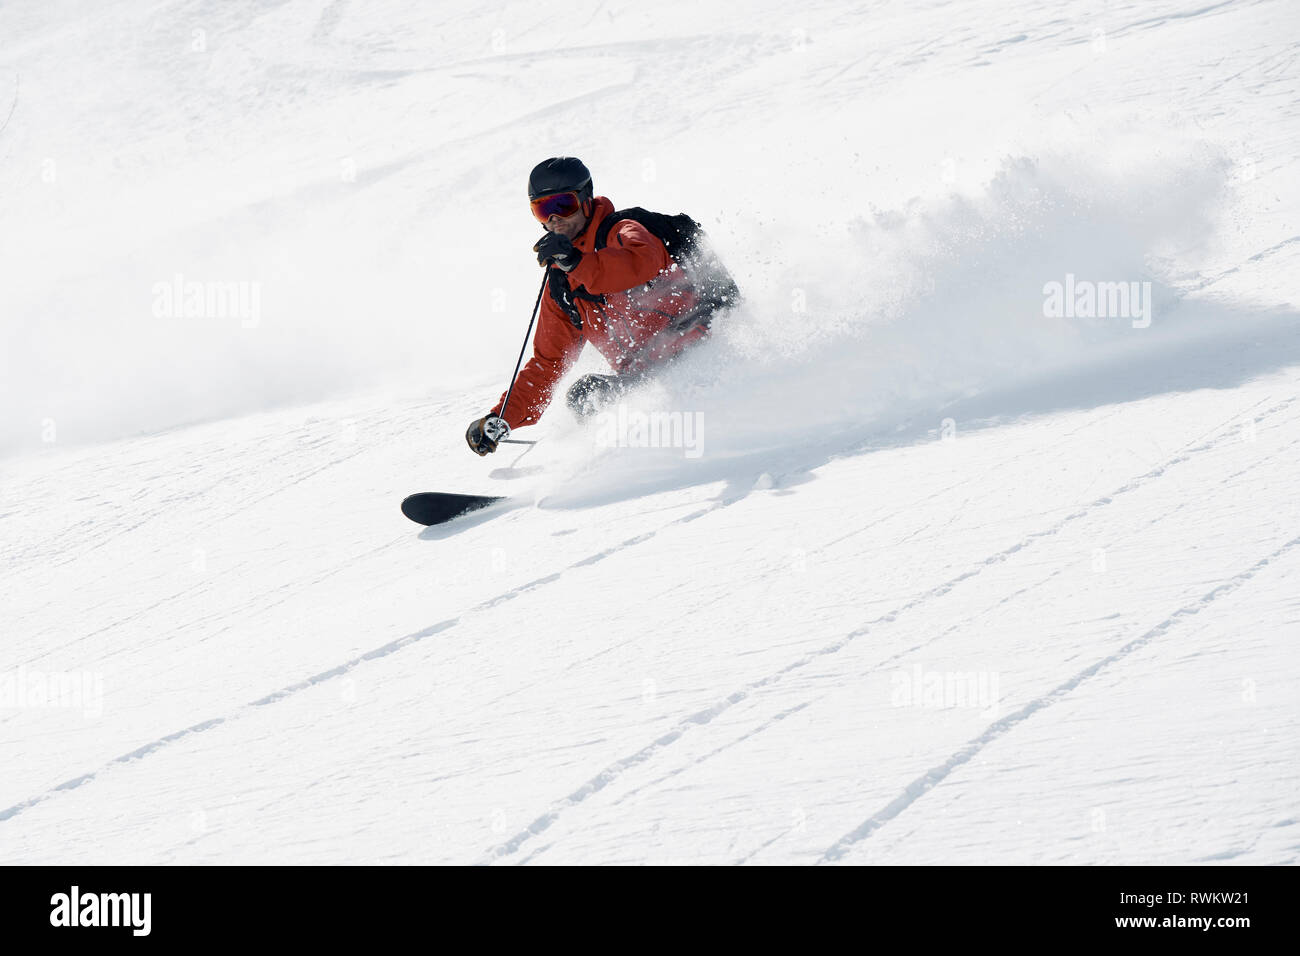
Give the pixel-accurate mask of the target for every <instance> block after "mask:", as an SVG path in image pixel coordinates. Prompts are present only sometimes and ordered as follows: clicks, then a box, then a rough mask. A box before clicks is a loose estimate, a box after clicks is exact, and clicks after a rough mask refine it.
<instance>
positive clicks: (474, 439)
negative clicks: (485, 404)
mask: <svg viewBox="0 0 1300 956" xmlns="http://www.w3.org/2000/svg"><path fill="white" fill-rule="evenodd" d="M509 434H510V426H509V425H507V424H506V420H505V419H504V418H501V417H499V416H497V415H485V416H484V417H483V418H478V419H475V420H474V421H472V422H470V423H469V431H467V432H465V441H467V442H468V443H469V450H470V451H472V452H473V453H474V454H476V455H479V456H480V457H481V456H483V455H486V454H488V453H490V452H494V451H496V450H497V443H498V442H500V441H501V439H503V438H505V437H506V436H507V435H509Z"/></svg>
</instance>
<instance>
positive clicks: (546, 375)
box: [490, 291, 583, 429]
mask: <svg viewBox="0 0 1300 956" xmlns="http://www.w3.org/2000/svg"><path fill="white" fill-rule="evenodd" d="M582 343H583V338H582V333H581V332H579V331H578V330H577V329H575V328H574V327H573V323H572V322H570V321H569V317H568V316H567V315H565V314H564V313H563V312H562V311H561V310H560V307H559V306H558V305H557V304H556V302H555V300H554V299H552V298H551V294H550V292H549V291H548V292H546V293H544V294H543V296H542V314H541V318H539V319H538V322H537V335H536V336H534V337H533V357H532V358H530V359H529V360H528V362H527V363H526V364H525V365H524V367H523V368H522V369H520V370H519V378H517V379H516V380H515V387H514V391H512V392H511V393H510V407H509V408H507V409H506V414H505V415H504V416H503V417H504V418H505V420H506V424H507V425H509V426H510V427H511V428H512V429H515V428H523V427H524V426H525V425H532V424H534V423H536V422H537V421H538V419H540V418H541V417H542V412H544V411H545V410H546V406H547V405H549V404H550V402H551V391H552V390H553V389H554V388H555V383H556V382H558V381H559V380H560V379H561V378H563V377H564V373H565V372H567V371H568V370H569V368H570V366H572V365H573V363H574V362H575V361H576V360H577V358H578V353H579V352H581V351H582ZM505 399H506V395H505V392H502V393H501V398H499V399H498V400H497V403H496V405H495V406H493V408H492V411H491V413H490V414H493V415H500V414H501V403H502V402H504V401H505Z"/></svg>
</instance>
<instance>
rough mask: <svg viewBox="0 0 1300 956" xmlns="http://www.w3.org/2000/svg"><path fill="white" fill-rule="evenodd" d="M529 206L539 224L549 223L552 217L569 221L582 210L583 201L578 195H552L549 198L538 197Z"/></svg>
mask: <svg viewBox="0 0 1300 956" xmlns="http://www.w3.org/2000/svg"><path fill="white" fill-rule="evenodd" d="M528 205H529V207H530V208H531V209H532V210H533V215H534V216H535V217H536V218H537V221H538V222H540V223H547V222H549V221H550V219H551V217H552V216H559V217H560V218H561V219H568V218H569V217H570V216H572V215H573V214H574V213H575V212H577V211H578V210H580V209H581V208H582V200H581V199H579V198H578V194H577V193H552V194H551V195H549V196H538V197H537V198H536V199H534V200H533V201H532V202H530V203H529V204H528Z"/></svg>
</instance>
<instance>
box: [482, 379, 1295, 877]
mask: <svg viewBox="0 0 1300 956" xmlns="http://www.w3.org/2000/svg"><path fill="white" fill-rule="evenodd" d="M1263 401H1266V399H1265V400H1262V401H1261V402H1258V403H1256V404H1255V405H1254V406H1252V408H1251V409H1247V410H1246V411H1244V412H1242V413H1240V414H1239V415H1234V416H1233V417H1232V418H1230V419H1228V420H1227V421H1226V422H1223V423H1220V424H1219V425H1217V426H1215V428H1213V429H1211V430H1210V432H1208V433H1207V434H1219V435H1220V437H1219V438H1217V439H1210V440H1208V441H1207V440H1204V438H1201V439H1196V440H1194V441H1193V442H1191V443H1189V444H1188V445H1186V446H1184V448H1183V449H1182V450H1180V451H1179V452H1177V453H1176V454H1174V455H1173V456H1172V457H1170V458H1169V459H1167V460H1166V461H1165V462H1163V463H1162V464H1160V465H1159V466H1157V467H1156V468H1153V469H1151V470H1150V471H1148V472H1146V473H1144V474H1142V475H1139V476H1138V477H1136V478H1133V479H1130V480H1129V481H1127V482H1125V483H1124V484H1123V485H1120V486H1119V487H1118V488H1116V489H1115V490H1114V491H1112V492H1110V493H1109V494H1107V495H1103V496H1102V497H1099V498H1097V499H1095V500H1094V501H1092V502H1090V503H1088V504H1087V505H1085V506H1084V507H1083V508H1080V509H1079V510H1077V511H1074V512H1072V513H1070V514H1068V515H1066V516H1065V517H1064V518H1061V519H1060V520H1058V521H1057V522H1055V523H1053V524H1052V525H1051V526H1049V527H1048V528H1046V529H1044V530H1042V531H1038V532H1035V533H1033V534H1030V535H1027V536H1025V537H1024V538H1022V539H1021V540H1019V541H1017V542H1016V543H1015V544H1012V545H1011V546H1009V547H1007V548H1004V549H1002V550H1000V551H998V552H996V553H995V554H992V555H990V556H989V557H987V558H985V559H984V560H983V561H981V562H979V563H978V564H977V566H976V567H974V568H972V569H971V570H969V571H966V572H964V573H962V574H959V575H957V576H955V577H953V578H950V579H948V580H947V581H944V582H943V583H942V584H939V585H937V586H936V587H933V588H931V589H930V590H928V591H926V592H924V593H923V594H922V595H920V596H919V597H917V598H913V599H912V600H911V601H908V602H907V603H906V604H903V605H901V606H900V607H898V608H896V609H895V610H893V611H890V612H889V613H888V614H885V615H882V616H881V617H878V618H876V619H874V620H872V621H870V622H868V623H866V624H864V625H862V626H861V627H860V628H857V629H856V630H853V631H851V632H849V633H848V634H846V635H844V636H843V637H841V638H839V639H838V640H836V641H833V642H832V643H830V644H827V645H825V646H824V647H822V648H820V649H819V650H817V651H814V652H813V653H811V654H808V655H806V656H804V657H802V658H800V659H799V660H797V661H795V662H793V663H791V664H788V665H787V666H785V667H783V668H781V669H780V670H778V671H776V672H774V673H772V674H769V675H767V676H765V677H762V678H760V679H758V680H755V681H751V682H749V683H747V684H746V685H744V686H743V687H741V688H740V689H739V690H736V691H734V692H733V693H731V694H729V695H727V696H726V697H724V698H722V699H721V700H719V701H718V702H716V703H715V704H713V706H711V707H708V708H706V709H704V710H701V711H697V712H695V713H693V714H690V715H688V716H687V717H685V718H683V719H682V720H681V721H679V722H678V724H677V726H676V727H674V728H673V729H672V730H671V731H669V732H668V733H666V734H662V735H661V736H659V737H657V738H656V739H655V740H653V741H652V742H650V743H649V744H647V745H646V746H644V747H642V748H641V749H640V750H638V751H636V752H635V753H632V754H630V755H628V756H626V757H624V758H622V759H620V760H618V761H615V762H614V763H612V764H610V765H609V766H607V767H606V768H605V769H604V770H602V771H601V772H600V773H599V774H597V775H596V776H595V777H592V778H591V779H590V780H588V781H587V782H586V783H585V784H583V785H582V786H581V787H579V788H578V789H577V790H575V791H573V792H572V793H570V794H569V795H568V796H567V797H565V798H563V799H561V800H559V801H558V802H556V803H555V804H553V805H552V806H551V807H550V808H549V809H548V810H546V811H545V812H544V813H542V814H541V815H540V816H538V817H537V818H536V819H534V820H533V822H532V823H530V824H529V825H528V826H527V827H525V828H524V829H523V830H521V831H519V832H518V833H516V834H515V835H514V836H513V837H511V838H510V839H508V840H506V841H505V842H503V843H501V844H500V845H498V846H496V847H494V848H493V849H492V850H490V851H489V852H488V854H487V856H486V857H485V858H484V859H483V860H481V861H480V862H481V863H492V862H495V861H497V860H501V859H503V858H504V857H508V856H511V855H513V854H515V853H517V852H518V851H519V849H520V848H521V847H522V846H523V845H524V844H525V843H527V842H528V841H529V840H531V839H532V838H533V837H535V836H537V835H538V834H540V833H543V832H545V831H546V830H547V829H549V828H550V827H551V826H552V825H553V824H554V823H555V822H556V820H558V819H559V817H560V816H561V814H563V813H564V812H566V811H567V810H569V809H570V808H572V807H576V806H578V805H579V804H581V803H582V802H583V801H585V800H586V799H587V798H588V797H590V796H592V795H593V794H595V793H598V792H599V791H601V790H603V789H605V788H606V787H607V786H609V785H610V784H611V783H613V782H614V781H615V780H617V779H618V778H619V777H620V776H621V775H622V774H624V773H625V772H626V771H627V770H629V769H631V768H633V767H636V766H639V765H640V764H643V763H645V762H646V761H647V760H649V759H651V758H652V757H655V756H657V755H658V754H659V753H660V752H661V751H663V750H664V749H665V748H667V747H669V746H670V745H671V744H673V743H674V742H676V741H677V740H679V739H680V738H681V737H682V736H683V735H685V734H686V733H687V732H689V731H690V730H691V729H692V728H694V727H698V726H702V725H704V724H708V723H710V722H711V721H713V720H714V719H715V718H717V717H718V716H720V715H721V714H723V713H725V712H726V711H728V710H730V709H731V708H732V707H733V706H735V705H736V704H738V703H740V702H741V701H743V700H746V699H748V698H749V696H750V695H751V694H753V693H754V692H756V691H759V690H761V689H762V688H764V687H767V686H769V685H771V684H774V683H776V682H778V681H780V680H782V679H783V678H784V677H785V676H787V675H788V674H790V673H792V672H794V671H797V670H800V669H801V668H804V667H806V666H807V665H809V664H811V663H813V662H814V661H817V660H819V659H821V658H823V657H828V656H830V655H833V654H835V653H837V652H839V651H840V650H842V649H843V648H845V647H846V646H848V645H849V643H850V642H852V641H853V640H854V639H856V638H858V637H861V636H863V635H865V634H867V633H870V631H871V630H872V629H874V628H876V627H879V626H880V625H882V624H889V623H892V622H894V621H895V620H897V619H898V618H899V617H900V616H901V615H903V614H905V613H907V612H908V611H910V610H912V609H914V608H917V607H921V606H924V605H925V604H927V603H929V602H930V601H933V600H934V599H935V598H938V597H941V596H943V595H944V594H947V593H948V592H949V591H951V590H952V589H953V588H955V587H957V586H958V585H959V584H961V583H963V582H965V581H968V580H970V579H971V578H974V577H976V576H978V575H979V574H980V573H982V572H983V571H984V570H985V569H987V568H988V567H991V566H993V565H996V564H1000V563H1002V562H1004V561H1006V560H1007V559H1008V558H1010V557H1011V556H1012V555H1014V554H1016V553H1018V552H1020V551H1022V550H1024V549H1026V548H1028V547H1031V546H1032V545H1033V544H1034V543H1035V542H1036V541H1037V540H1039V539H1042V538H1046V537H1051V536H1053V535H1055V534H1057V533H1059V532H1060V531H1061V529H1063V528H1065V527H1066V526H1068V525H1069V524H1071V523H1073V522H1075V521H1078V520H1080V519H1082V518H1085V517H1087V516H1089V515H1090V514H1091V513H1093V512H1094V511H1095V510H1097V509H1099V508H1103V507H1105V506H1106V505H1108V504H1111V503H1112V502H1113V501H1114V500H1115V499H1116V498H1118V497H1120V496H1121V495H1125V494H1128V493H1130V492H1132V491H1135V490H1137V489H1138V488H1141V487H1143V486H1144V485H1145V484H1147V483H1148V482H1150V481H1153V480H1155V479H1158V478H1160V477H1161V476H1162V475H1164V474H1165V473H1166V471H1168V470H1169V469H1170V468H1173V467H1176V466H1177V465H1180V464H1183V463H1185V462H1187V461H1190V460H1191V459H1192V458H1193V457H1194V456H1195V455H1196V454H1197V453H1199V452H1203V451H1206V450H1209V449H1211V448H1214V447H1215V446H1216V445H1218V444H1220V443H1221V442H1224V441H1230V440H1232V436H1230V435H1228V434H1223V432H1224V429H1225V428H1226V427H1227V426H1228V425H1229V424H1230V423H1231V422H1233V421H1235V420H1237V419H1238V418H1239V417H1240V415H1244V414H1248V413H1249V412H1250V411H1251V410H1253V408H1255V407H1258V405H1259V404H1262V403H1263ZM1295 401H1296V399H1295V398H1288V399H1285V400H1283V401H1281V402H1279V403H1277V404H1275V405H1273V406H1272V407H1270V408H1268V409H1267V410H1265V411H1264V412H1263V413H1262V414H1260V415H1259V416H1258V417H1257V418H1256V421H1261V420H1264V419H1266V418H1268V417H1269V416H1271V415H1273V414H1275V413H1277V412H1280V411H1282V410H1283V409H1285V408H1287V407H1289V406H1290V405H1292V404H1293V403H1294V402H1295ZM1288 447H1289V446H1288ZM840 540H842V539H840ZM1294 543H1295V542H1294V541H1293V542H1291V543H1288V544H1287V545H1285V546H1284V547H1283V548H1282V549H1281V550H1279V551H1278V552H1276V553H1274V554H1273V555H1271V556H1270V557H1268V558H1264V559H1261V561H1260V562H1259V563H1258V564H1257V565H1256V566H1255V567H1253V568H1252V569H1251V570H1250V571H1248V572H1243V574H1244V576H1242V575H1239V576H1237V577H1235V578H1233V579H1232V581H1233V582H1236V583H1234V584H1232V586H1231V587H1229V588H1228V589H1229V590H1233V589H1235V587H1236V586H1237V585H1238V584H1239V583H1240V582H1241V581H1244V580H1247V579H1249V578H1250V577H1253V576H1254V573H1255V571H1256V570H1258V568H1259V567H1262V566H1264V565H1266V564H1267V563H1269V561H1270V560H1272V559H1275V558H1276V557H1277V556H1279V555H1280V554H1281V553H1283V552H1284V551H1286V550H1289V548H1290V547H1291V546H1292V544H1294ZM1238 578H1240V580H1238ZM1224 587H1228V585H1222V586H1220V588H1216V589H1215V590H1214V591H1211V592H1210V594H1209V595H1207V597H1206V598H1203V599H1202V603H1208V601H1212V600H1214V598H1216V597H1218V596H1219V595H1220V594H1221V593H1225V592H1224V591H1223V590H1222V589H1223V588H1224ZM1017 593H1019V592H1017ZM1007 600H1010V598H1008V599H1007ZM1198 609H1199V608H1198ZM1183 613H1184V611H1183V610H1180V611H1178V612H1175V614H1174V615H1172V616H1171V617H1169V618H1168V619H1166V622H1165V624H1164V626H1158V627H1157V628H1153V629H1152V631H1150V632H1148V633H1147V634H1146V635H1143V637H1142V638H1138V639H1137V640H1135V641H1134V642H1132V643H1131V644H1130V645H1126V648H1125V649H1124V650H1123V651H1122V653H1120V654H1119V655H1118V656H1115V657H1114V659H1118V657H1119V656H1123V654H1127V653H1129V652H1131V651H1132V650H1134V649H1136V648H1137V647H1139V646H1141V645H1142V644H1145V643H1147V642H1148V641H1149V640H1151V639H1152V638H1154V637H1156V636H1158V635H1159V634H1161V633H1164V631H1165V630H1168V628H1169V627H1170V626H1172V624H1173V623H1174V622H1175V621H1176V620H1177V619H1178V618H1179V617H1180V616H1181V615H1182V614H1183ZM1193 613H1194V612H1193ZM936 639H937V638H936ZM919 646H923V645H918V647H919ZM916 649H917V648H909V649H908V650H907V651H904V652H900V653H899V654H895V655H893V656H892V657H891V658H887V659H886V661H885V662H884V663H887V662H888V661H889V660H891V659H894V658H897V657H900V656H902V655H903V654H907V653H911V652H912V651H913V650H916ZM1110 661H1111V658H1109V657H1108V658H1106V659H1104V660H1103V661H1101V662H1098V663H1097V664H1095V665H1093V666H1092V667H1090V668H1088V669H1086V670H1085V671H1083V672H1081V674H1079V675H1076V677H1075V678H1074V679H1072V680H1071V681H1068V682H1066V684H1063V685H1061V687H1060V688H1058V689H1057V690H1054V691H1052V692H1051V694H1049V695H1048V698H1053V699H1054V698H1055V697H1056V696H1059V695H1060V694H1063V693H1066V692H1068V691H1069V690H1070V689H1072V688H1073V687H1075V686H1077V685H1078V684H1079V683H1081V682H1082V681H1083V680H1084V679H1086V678H1087V677H1089V676H1091V674H1093V673H1095V672H1096V670H1098V669H1100V667H1101V666H1102V665H1103V664H1105V663H1109V662H1110ZM1045 700H1047V698H1043V699H1042V700H1041V701H1040V702H1039V703H1038V704H1037V705H1029V706H1027V707H1026V708H1025V709H1024V710H1023V711H1022V712H1017V714H1018V716H1017V715H1012V716H1016V719H1015V720H1010V718H1004V719H1003V720H1000V721H998V722H997V723H996V724H994V725H993V728H991V729H990V732H992V731H994V730H996V732H993V733H992V736H988V735H987V734H986V736H987V740H985V737H981V738H979V740H980V741H983V742H985V743H986V742H987V741H988V740H992V739H994V738H995V737H997V736H1001V734H1002V733H1005V732H1006V730H1007V729H1009V728H1010V727H1012V726H1014V725H1015V724H1017V723H1019V722H1020V720H1022V719H1024V718H1025V717H1027V716H1029V715H1030V714H1032V713H1033V712H1034V711H1036V710H1038V709H1039V707H1041V706H1043V705H1044V704H1043V703H1042V701H1045ZM811 703H812V701H808V702H806V703H804V704H801V705H799V706H798V707H795V708H787V709H785V710H783V711H782V712H781V713H780V714H779V715H777V716H776V717H773V718H770V719H769V720H767V721H765V722H764V723H763V724H762V725H761V726H760V727H758V728H756V729H755V730H753V731H750V732H748V733H746V734H743V735H741V736H740V737H739V738H737V739H736V740H734V741H732V744H734V743H738V742H740V741H742V740H745V739H748V738H749V737H752V736H753V735H754V734H756V733H759V732H761V731H762V730H763V729H766V728H767V727H770V726H772V725H774V724H776V723H777V722H779V721H780V720H781V719H784V717H786V716H788V715H789V714H791V713H794V712H796V711H798V710H800V709H802V708H803V707H805V706H807V705H808V704H811ZM983 745H984V744H983V743H980V744H979V746H977V747H975V748H974V749H973V750H970V751H969V753H967V751H963V752H962V753H963V754H965V756H964V757H962V758H961V759H960V760H956V761H955V762H951V766H949V764H945V765H944V767H945V768H946V769H944V770H943V775H945V776H946V774H947V773H948V772H950V771H951V769H952V767H955V766H957V764H958V763H962V762H965V760H968V759H970V757H971V756H973V755H974V753H976V752H978V750H979V749H980V747H982V746H983ZM728 746H730V745H728ZM725 749H727V747H720V748H718V749H717V750H715V751H713V752H712V753H710V754H708V755H707V757H711V756H714V755H716V754H718V753H721V752H723V750H725ZM968 749H969V748H968ZM707 757H706V758H702V759H707ZM697 762H698V761H697ZM932 773H933V771H932ZM670 776H671V775H670ZM661 779H666V778H661ZM924 789H928V787H926V788H924ZM911 790H912V788H909V791H908V794H905V797H906V798H907V799H906V800H905V802H903V803H898V802H897V801H895V803H897V806H896V807H895V804H891V805H890V807H891V808H894V809H893V812H892V813H891V814H890V817H889V818H892V817H893V816H896V815H897V814H898V813H901V812H902V810H903V809H905V808H906V806H908V805H910V804H911V803H912V802H914V801H915V799H916V798H917V796H919V795H920V792H916V793H912V792H911ZM921 792H923V791H921ZM900 799H902V798H900ZM887 809H889V808H887ZM882 812H883V811H882ZM873 819H874V818H873ZM869 822H870V821H869ZM882 822H883V818H882ZM855 832H856V831H855ZM863 835H865V834H863ZM759 849H762V847H760V848H759ZM755 852H757V851H755ZM828 852H829V851H828ZM751 856H752V854H751ZM746 859H747V858H746ZM742 862H743V861H742Z"/></svg>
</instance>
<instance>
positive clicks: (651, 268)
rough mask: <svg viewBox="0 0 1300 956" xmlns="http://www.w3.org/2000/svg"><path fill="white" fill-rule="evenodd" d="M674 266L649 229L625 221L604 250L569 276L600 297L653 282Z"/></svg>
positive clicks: (586, 257) (584, 259)
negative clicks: (665, 270) (656, 277)
mask: <svg viewBox="0 0 1300 956" xmlns="http://www.w3.org/2000/svg"><path fill="white" fill-rule="evenodd" d="M672 262H673V261H672V259H671V258H670V257H669V255H668V250H667V249H665V248H664V244H663V243H662V242H660V241H659V239H658V238H657V237H656V236H654V235H653V234H652V233H651V232H650V230H649V229H647V228H646V227H645V226H643V225H641V223H639V222H636V221H635V220H633V219H624V220H622V221H620V222H618V223H617V224H615V227H614V228H613V229H611V230H610V232H609V238H608V240H607V241H606V245H605V248H604V249H601V250H600V251H599V252H588V253H587V254H586V255H584V256H583V257H582V261H581V262H579V263H578V264H577V266H575V267H574V269H573V271H572V272H570V273H569V281H570V284H571V285H573V286H575V287H576V286H580V285H584V286H586V287H587V291H588V292H592V293H595V294H596V295H604V294H606V293H608V292H624V291H626V290H628V289H631V288H633V287H634V286H638V285H642V284H643V283H646V282H649V281H650V280H651V279H653V278H654V277H655V276H657V275H658V274H659V273H660V272H662V271H663V270H664V269H667V268H668V267H669V266H671V265H672Z"/></svg>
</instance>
